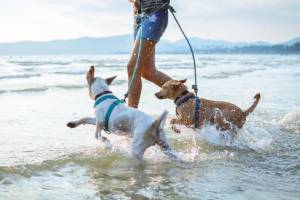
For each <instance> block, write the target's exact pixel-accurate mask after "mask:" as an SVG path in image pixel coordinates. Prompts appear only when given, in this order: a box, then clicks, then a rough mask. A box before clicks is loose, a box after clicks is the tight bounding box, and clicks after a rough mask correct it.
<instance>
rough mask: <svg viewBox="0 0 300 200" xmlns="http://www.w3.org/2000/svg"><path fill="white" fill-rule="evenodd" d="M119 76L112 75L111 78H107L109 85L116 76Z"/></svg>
mask: <svg viewBox="0 0 300 200" xmlns="http://www.w3.org/2000/svg"><path fill="white" fill-rule="evenodd" d="M116 77H117V76H112V77H110V78H107V79H105V81H106V83H107V85H110V84H111V83H112V82H113V81H114V80H115V78H116Z"/></svg>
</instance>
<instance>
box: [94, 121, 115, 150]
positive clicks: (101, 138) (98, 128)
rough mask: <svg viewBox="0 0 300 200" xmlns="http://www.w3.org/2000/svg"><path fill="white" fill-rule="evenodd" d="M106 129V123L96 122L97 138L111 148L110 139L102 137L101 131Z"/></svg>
mask: <svg viewBox="0 0 300 200" xmlns="http://www.w3.org/2000/svg"><path fill="white" fill-rule="evenodd" d="M103 127H104V123H103V122H98V121H97V122H96V131H95V138H96V139H97V140H101V141H102V142H103V143H105V144H106V146H107V147H111V146H112V145H111V142H110V141H109V139H107V137H104V136H102V135H101V131H102V129H103Z"/></svg>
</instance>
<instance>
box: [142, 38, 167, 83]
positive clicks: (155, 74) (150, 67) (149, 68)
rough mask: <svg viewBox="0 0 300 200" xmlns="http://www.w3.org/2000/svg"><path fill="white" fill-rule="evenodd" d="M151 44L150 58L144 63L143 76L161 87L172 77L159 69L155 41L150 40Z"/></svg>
mask: <svg viewBox="0 0 300 200" xmlns="http://www.w3.org/2000/svg"><path fill="white" fill-rule="evenodd" d="M148 43H149V44H148V46H149V51H150V49H151V51H150V52H149V59H147V60H146V61H145V63H144V65H142V71H141V72H142V77H143V78H144V79H146V80H148V81H151V82H152V83H154V84H156V85H157V86H159V87H161V86H162V85H163V84H164V83H165V82H167V81H169V80H170V79H171V78H170V77H169V76H168V75H166V74H165V73H163V72H161V71H158V70H157V69H156V67H155V46H156V45H155V43H154V42H151V41H148Z"/></svg>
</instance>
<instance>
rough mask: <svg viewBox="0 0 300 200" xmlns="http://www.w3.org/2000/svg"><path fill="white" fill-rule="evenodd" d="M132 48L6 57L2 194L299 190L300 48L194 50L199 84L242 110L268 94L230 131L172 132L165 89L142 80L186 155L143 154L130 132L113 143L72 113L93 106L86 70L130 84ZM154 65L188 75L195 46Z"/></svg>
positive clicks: (277, 195)
mask: <svg viewBox="0 0 300 200" xmlns="http://www.w3.org/2000/svg"><path fill="white" fill-rule="evenodd" d="M128 58H129V55H101V56H95V55H80V56H78V55H77V56H70V55H66V56H46V55H45V56H2V57H0V111H1V114H0V199H1V200H2V199H51V200H52V199H72V200H74V199H230V200H231V199H241V200H243V199H287V200H291V199H300V101H299V98H300V92H299V91H300V56H280V55H197V56H196V58H197V63H198V77H199V80H198V81H199V94H200V96H202V97H205V98H208V99H214V100H224V101H229V102H232V103H234V104H236V105H238V106H240V107H241V108H243V109H245V108H247V107H249V106H250V105H251V103H252V98H253V96H254V95H255V94H256V93H257V92H261V94H262V99H261V101H260V103H259V105H258V107H257V108H256V110H255V111H254V113H252V114H251V115H250V116H249V117H248V119H247V122H246V124H245V126H244V128H243V129H242V130H240V131H239V133H238V135H237V136H236V137H234V138H230V135H226V134H222V133H220V132H218V131H216V130H215V129H214V127H209V126H207V127H205V128H204V129H203V130H201V131H198V132H193V131H192V130H189V129H187V128H184V127H181V129H182V133H181V134H176V133H174V132H172V130H171V128H170V124H169V120H170V119H171V118H172V117H174V116H175V106H174V105H173V102H172V101H170V100H163V101H162V100H158V99H156V98H155V96H154V93H155V92H156V91H158V88H157V87H156V86H154V85H153V84H151V83H149V82H146V81H144V82H143V88H144V89H143V94H142V100H141V106H140V109H141V110H143V111H145V112H147V113H149V114H151V115H152V116H154V117H156V116H158V115H159V114H160V113H161V112H162V110H165V109H166V110H168V111H169V117H168V122H167V124H166V130H167V132H168V137H169V140H170V142H171V144H172V146H173V147H174V149H176V150H177V151H178V153H179V155H180V156H181V158H182V159H183V160H184V162H182V163H176V162H172V161H170V160H168V158H167V157H165V156H164V155H163V154H162V153H161V152H160V150H159V149H158V148H157V147H152V148H151V149H149V150H147V152H146V154H145V162H144V163H143V164H141V163H138V162H137V161H136V160H134V159H133V158H132V157H131V154H130V139H128V138H126V137H121V136H114V135H109V136H108V137H109V138H110V140H111V141H112V143H113V148H112V149H107V148H105V147H104V146H103V145H102V143H101V142H99V141H96V140H95V139H94V127H93V126H82V127H79V128H77V129H74V130H73V129H72V130H71V129H68V128H67V127H66V126H65V124H66V122H68V121H70V120H74V119H77V118H80V117H86V116H93V109H92V105H93V102H92V101H91V100H90V99H89V98H88V91H87V88H86V82H85V73H86V71H87V69H88V67H89V66H90V65H95V66H96V69H97V72H96V73H97V75H99V76H102V77H108V76H112V75H118V78H117V80H116V81H115V82H114V84H113V85H112V87H111V89H112V91H113V92H114V93H115V94H116V95H117V96H119V97H122V95H123V94H124V93H125V90H126V88H127V77H126V67H125V66H126V62H127V60H128ZM157 66H158V68H159V69H161V70H162V71H164V72H166V73H167V74H169V75H170V76H172V77H173V78H175V79H183V78H187V79H188V85H189V86H190V85H192V84H193V70H192V62H191V58H190V55H158V56H157Z"/></svg>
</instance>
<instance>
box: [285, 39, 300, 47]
mask: <svg viewBox="0 0 300 200" xmlns="http://www.w3.org/2000/svg"><path fill="white" fill-rule="evenodd" d="M296 43H300V37H296V38H294V39H292V40H289V41H287V42H285V43H284V44H285V45H289V46H291V45H294V44H296Z"/></svg>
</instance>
